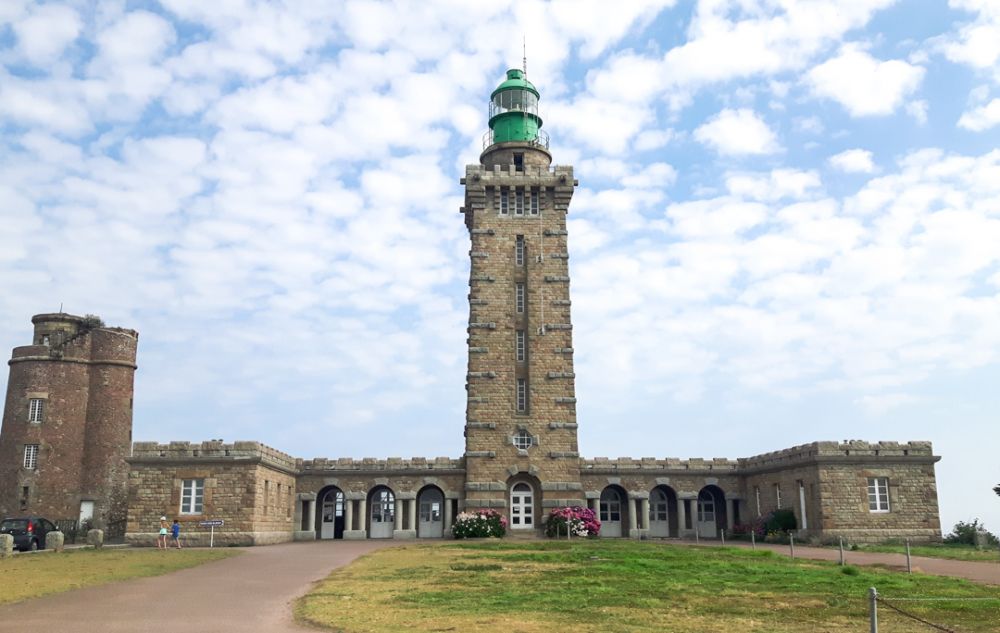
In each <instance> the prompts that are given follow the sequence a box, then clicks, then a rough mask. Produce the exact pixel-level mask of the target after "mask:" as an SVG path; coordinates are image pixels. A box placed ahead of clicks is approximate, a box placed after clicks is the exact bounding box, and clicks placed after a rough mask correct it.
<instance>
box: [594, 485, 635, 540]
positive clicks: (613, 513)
mask: <svg viewBox="0 0 1000 633" xmlns="http://www.w3.org/2000/svg"><path fill="white" fill-rule="evenodd" d="M629 503H631V500H630V499H629V498H628V493H627V492H625V490H624V489H623V488H622V487H621V486H615V485H611V486H607V487H606V488H604V490H602V491H601V500H600V503H599V504H598V515H597V518H598V520H599V521H600V522H601V536H605V537H608V538H617V537H621V536H627V535H628V533H629V529H631V527H632V526H631V525H629V523H628V504H629Z"/></svg>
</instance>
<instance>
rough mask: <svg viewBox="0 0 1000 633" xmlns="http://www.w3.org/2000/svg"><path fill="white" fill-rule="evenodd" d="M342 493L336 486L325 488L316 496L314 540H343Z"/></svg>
mask: <svg viewBox="0 0 1000 633" xmlns="http://www.w3.org/2000/svg"><path fill="white" fill-rule="evenodd" d="M345 503H346V502H345V497H344V492H343V491H342V490H341V489H340V488H338V487H337V486H327V487H325V488H323V489H321V490H320V491H319V493H318V494H317V495H316V516H315V517H314V519H315V523H314V525H315V529H316V538H318V539H321V540H327V539H341V538H344V529H345V528H346V526H345V524H344V506H345Z"/></svg>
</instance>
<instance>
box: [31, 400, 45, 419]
mask: <svg viewBox="0 0 1000 633" xmlns="http://www.w3.org/2000/svg"><path fill="white" fill-rule="evenodd" d="M43 419H45V400H43V399H41V398H32V399H31V400H29V401H28V422H32V423H34V424H41V423H42V420H43Z"/></svg>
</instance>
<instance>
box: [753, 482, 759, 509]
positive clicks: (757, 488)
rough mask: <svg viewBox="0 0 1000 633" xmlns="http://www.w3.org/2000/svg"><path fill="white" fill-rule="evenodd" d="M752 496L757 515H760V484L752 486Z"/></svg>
mask: <svg viewBox="0 0 1000 633" xmlns="http://www.w3.org/2000/svg"><path fill="white" fill-rule="evenodd" d="M753 496H754V498H755V499H756V501H757V516H760V486H754V487H753Z"/></svg>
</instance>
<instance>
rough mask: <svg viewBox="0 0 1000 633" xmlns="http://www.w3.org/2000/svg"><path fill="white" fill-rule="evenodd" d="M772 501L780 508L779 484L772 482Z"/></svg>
mask: <svg viewBox="0 0 1000 633" xmlns="http://www.w3.org/2000/svg"><path fill="white" fill-rule="evenodd" d="M774 502H775V504H776V506H777V508H778V509H779V510H780V509H781V484H774Z"/></svg>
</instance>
